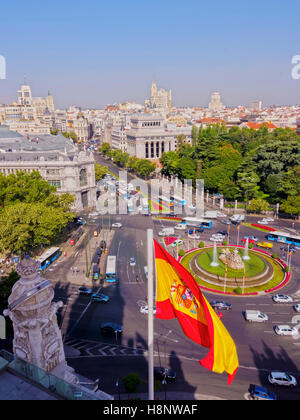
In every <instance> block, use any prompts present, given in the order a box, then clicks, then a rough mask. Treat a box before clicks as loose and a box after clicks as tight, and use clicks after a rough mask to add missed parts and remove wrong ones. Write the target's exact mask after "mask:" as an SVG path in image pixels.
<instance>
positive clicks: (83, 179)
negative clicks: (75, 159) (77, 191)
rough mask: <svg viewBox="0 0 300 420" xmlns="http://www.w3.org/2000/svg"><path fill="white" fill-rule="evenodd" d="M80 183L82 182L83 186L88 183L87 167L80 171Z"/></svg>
mask: <svg viewBox="0 0 300 420" xmlns="http://www.w3.org/2000/svg"><path fill="white" fill-rule="evenodd" d="M79 183H80V186H81V187H83V186H85V185H87V174H86V169H81V170H80V172H79Z"/></svg>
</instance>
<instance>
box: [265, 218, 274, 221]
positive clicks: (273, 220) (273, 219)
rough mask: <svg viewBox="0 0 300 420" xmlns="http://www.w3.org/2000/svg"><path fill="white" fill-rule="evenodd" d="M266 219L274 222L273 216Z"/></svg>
mask: <svg viewBox="0 0 300 420" xmlns="http://www.w3.org/2000/svg"><path fill="white" fill-rule="evenodd" d="M265 220H267V221H268V222H274V219H272V217H266V218H265Z"/></svg>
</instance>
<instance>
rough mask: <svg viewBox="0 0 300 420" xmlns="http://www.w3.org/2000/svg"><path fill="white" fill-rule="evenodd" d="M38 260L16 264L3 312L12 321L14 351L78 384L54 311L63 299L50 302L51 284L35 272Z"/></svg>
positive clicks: (27, 260)
mask: <svg viewBox="0 0 300 420" xmlns="http://www.w3.org/2000/svg"><path fill="white" fill-rule="evenodd" d="M38 268H39V263H38V262H37V261H35V260H33V259H30V258H25V259H23V260H22V261H21V262H20V263H19V264H18V265H17V272H18V273H19V275H20V276H21V278H20V280H18V281H17V282H16V284H15V285H14V287H13V289H12V292H11V295H10V297H9V298H8V309H7V310H5V311H4V315H5V316H9V317H10V319H11V320H12V322H13V328H14V341H13V351H14V354H15V355H16V356H17V357H19V358H20V359H23V360H26V361H27V362H29V363H32V364H34V365H36V366H38V367H40V368H41V369H44V370H45V371H47V372H50V373H52V374H53V375H55V376H58V377H60V378H62V379H64V380H66V381H68V382H70V383H78V379H77V377H76V376H75V375H74V371H73V369H72V368H70V367H69V366H68V365H67V363H66V359H65V353H64V347H63V342H62V336H61V332H60V329H59V327H58V325H57V317H56V313H57V310H58V309H59V308H60V307H62V306H63V303H62V302H52V300H53V297H54V289H53V286H52V283H51V282H50V281H49V280H47V279H45V278H44V277H42V276H41V275H40V273H39V272H38Z"/></svg>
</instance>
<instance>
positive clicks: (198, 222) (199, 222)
mask: <svg viewBox="0 0 300 420" xmlns="http://www.w3.org/2000/svg"><path fill="white" fill-rule="evenodd" d="M182 224H186V225H187V226H191V227H201V228H203V229H211V227H212V225H213V222H212V221H211V220H207V219H202V218H201V219H198V218H197V217H184V218H183V219H182Z"/></svg>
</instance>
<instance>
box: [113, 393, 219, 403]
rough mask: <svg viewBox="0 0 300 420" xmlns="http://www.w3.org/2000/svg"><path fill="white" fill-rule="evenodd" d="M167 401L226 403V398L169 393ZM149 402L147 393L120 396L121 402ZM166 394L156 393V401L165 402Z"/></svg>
mask: <svg viewBox="0 0 300 420" xmlns="http://www.w3.org/2000/svg"><path fill="white" fill-rule="evenodd" d="M166 396H167V398H166V399H167V401H212V400H214V401H225V399H224V398H220V397H216V396H214V395H205V394H197V393H196V394H191V393H188V392H168V391H167V395H166ZM113 397H114V400H115V401H118V400H119V395H114V396H113ZM129 399H131V400H133V399H134V400H137V399H140V400H143V401H149V400H148V394H146V393H136V394H120V400H121V401H124V400H127V401H128V400H129ZM166 399H165V393H164V392H163V391H160V392H155V393H154V400H155V401H157V400H159V401H165V400H166Z"/></svg>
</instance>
